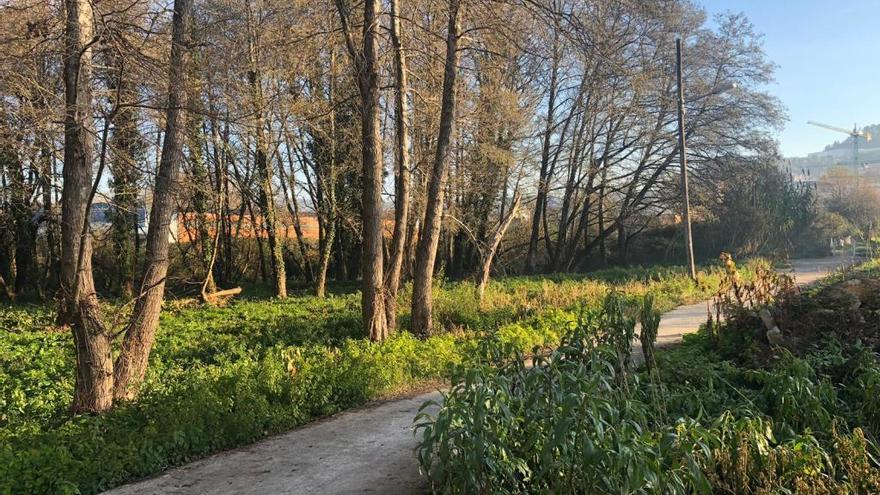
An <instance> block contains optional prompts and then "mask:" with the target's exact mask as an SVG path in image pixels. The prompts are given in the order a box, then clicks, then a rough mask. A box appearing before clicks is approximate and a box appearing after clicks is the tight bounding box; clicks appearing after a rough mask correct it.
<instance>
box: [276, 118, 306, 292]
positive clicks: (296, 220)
mask: <svg viewBox="0 0 880 495" xmlns="http://www.w3.org/2000/svg"><path fill="white" fill-rule="evenodd" d="M284 127H287V126H286V125H284ZM284 135H285V138H286V140H287V143H286V146H285V148H286V150H287V161H288V163H290V177H289V178H288V177H287V173H286V172H285V171H284V160H283V159H282V158H281V153H280V152H279V153H278V175H279V178H280V179H281V192H282V193H283V194H284V202H285V203H286V204H287V212H288V213H289V214H290V216H291V221H292V222H293V232H294V233H295V234H296V244H297V247H298V248H299V255H300V257H301V258H302V263H303V265H302V267H303V275H305V278H306V281H307V282H311V281H312V279H313V278H314V271H313V270H312V262H311V260H309V251H308V246H307V245H306V238H305V235H304V234H303V229H302V221H301V215H300V212H299V200H297V199H296V171H295V170H294V168H293V153H292V152H291V151H290V147H291V143H292V142H293V141H292V139H291V137H290V135H289V133H288V132H287V130H286V129H285V131H284ZM288 181H289V182H290V191H289V193H288V190H287V184H288Z"/></svg>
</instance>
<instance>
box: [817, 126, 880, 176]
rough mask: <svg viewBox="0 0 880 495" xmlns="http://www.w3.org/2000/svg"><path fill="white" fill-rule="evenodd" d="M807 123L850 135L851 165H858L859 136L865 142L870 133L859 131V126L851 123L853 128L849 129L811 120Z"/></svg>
mask: <svg viewBox="0 0 880 495" xmlns="http://www.w3.org/2000/svg"><path fill="white" fill-rule="evenodd" d="M807 124H810V125H814V126H816V127H821V128H823V129H828V130H830V131H836V132H842V133H844V134H846V135H847V136H849V137H851V138H852V141H853V167H858V166H859V138H862V139H864V140H865V142H870V141H871V133H869V132H862V131H860V130H859V126H858V125H856V124H853V128H852V130H851V131H850V130H847V129H844V128H843V127H836V126H833V125H828V124H822V123H819V122H813V121H812V120H811V121H809V122H807Z"/></svg>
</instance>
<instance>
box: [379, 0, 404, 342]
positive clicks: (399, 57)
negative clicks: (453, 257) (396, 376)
mask: <svg viewBox="0 0 880 495" xmlns="http://www.w3.org/2000/svg"><path fill="white" fill-rule="evenodd" d="M391 44H392V45H393V46H394V62H395V63H394V65H395V67H394V69H395V79H396V81H397V85H396V86H397V87H396V88H395V92H394V102H395V128H396V131H395V133H396V144H397V172H396V174H395V177H394V179H395V180H394V202H395V205H394V206H395V208H394V233H393V234H392V235H391V256H390V259H389V262H388V273H387V275H386V278H385V318H386V320H387V322H388V328H389V329H390V330H395V329H396V328H397V292H398V290H399V289H400V274H401V271H402V269H403V256H404V250H405V247H406V234H407V233H406V231H407V226H408V223H409V205H410V171H409V162H410V160H409V147H410V143H409V128H408V127H407V123H406V121H407V118H408V116H409V104H408V102H407V93H408V91H409V86H408V83H407V74H406V53H405V52H404V50H403V44H402V43H401V40H400V5H399V0H391Z"/></svg>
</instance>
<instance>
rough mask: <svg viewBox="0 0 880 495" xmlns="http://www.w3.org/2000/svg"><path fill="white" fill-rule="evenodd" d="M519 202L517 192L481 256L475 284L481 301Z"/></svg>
mask: <svg viewBox="0 0 880 495" xmlns="http://www.w3.org/2000/svg"><path fill="white" fill-rule="evenodd" d="M519 201H520V194H519V191H517V192H516V194H515V195H514V197H513V204H511V205H510V210H509V211H508V212H507V216H505V217H504V218H502V220H501V223H500V224H499V225H498V228H497V229H496V230H495V233H494V234H493V235H492V239H491V240H490V241H489V245H488V247H487V249H486V253H485V254H484V255H483V264H482V268H481V269H480V281H479V282H478V283H477V296H478V297H479V299H480V300H481V301H482V300H483V295H484V294H485V293H486V286H487V285H488V284H489V274H490V273H491V271H492V260H493V259H495V253H496V252H497V251H498V246H500V245H501V240H502V239H504V234H505V233H506V232H507V229H508V228H509V227H510V224H511V223H513V219H514V217H516V212H517V210H519Z"/></svg>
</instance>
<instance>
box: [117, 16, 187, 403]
mask: <svg viewBox="0 0 880 495" xmlns="http://www.w3.org/2000/svg"><path fill="white" fill-rule="evenodd" d="M191 17H192V0H174V17H173V21H172V32H171V58H170V60H169V63H170V67H169V74H168V108H167V110H166V114H165V115H166V116H165V141H164V142H163V143H162V157H161V159H160V161H159V168H158V170H157V173H156V186H155V188H154V190H153V208H152V210H151V211H150V225H149V228H148V230H147V246H146V270H145V273H144V279H143V283H142V284H141V287H140V297H139V298H138V300H137V303H135V307H134V311H133V313H132V316H131V321H130V322H129V324H128V329H127V331H126V333H125V338H124V339H123V341H122V348H121V350H120V352H119V357H118V358H117V360H116V367H115V370H114V371H115V372H114V379H115V384H114V388H113V396H114V397H115V398H117V399H130V398H132V397H133V396H134V395H135V394H136V392H137V385H139V384H140V382H141V381H142V380H143V378H144V373H145V372H146V370H147V361H148V359H149V357H150V349H151V348H152V346H153V339H154V338H155V336H156V329H157V327H158V326H159V312H160V311H161V309H162V302H163V300H164V298H165V278H166V275H167V273H168V261H169V260H168V258H169V253H168V251H169V249H168V244H169V242H168V230H169V224H170V223H171V217H172V214H173V213H174V209H175V201H174V198H175V194H176V190H177V175H178V171H179V170H180V166H181V164H182V162H183V141H184V135H185V134H184V131H185V129H186V122H185V119H186V114H185V111H184V107H185V105H186V95H187V87H186V86H187V77H186V75H187V70H186V64H187V58H188V53H189V36H190V32H191V31H190V19H191Z"/></svg>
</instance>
